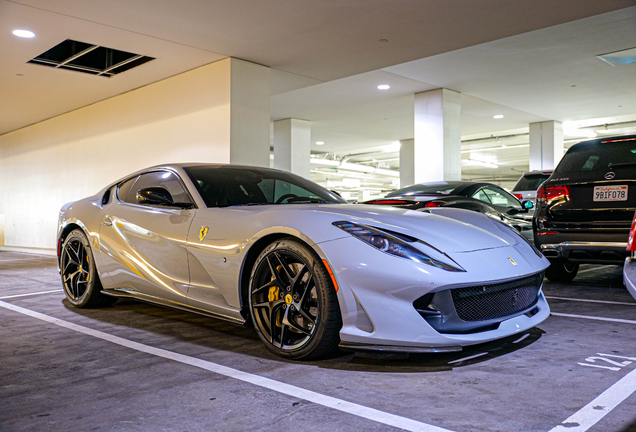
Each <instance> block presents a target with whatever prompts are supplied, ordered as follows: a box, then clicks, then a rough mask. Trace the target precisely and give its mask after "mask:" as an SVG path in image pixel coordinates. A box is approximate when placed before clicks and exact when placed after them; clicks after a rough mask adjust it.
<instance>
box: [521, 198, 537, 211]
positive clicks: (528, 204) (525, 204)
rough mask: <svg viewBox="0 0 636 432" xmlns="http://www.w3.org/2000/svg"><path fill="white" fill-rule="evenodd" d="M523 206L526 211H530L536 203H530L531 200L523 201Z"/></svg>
mask: <svg viewBox="0 0 636 432" xmlns="http://www.w3.org/2000/svg"><path fill="white" fill-rule="evenodd" d="M521 205H522V206H523V208H524V209H526V210H530V209H532V208H534V203H533V202H532V201H530V200H524V201H521Z"/></svg>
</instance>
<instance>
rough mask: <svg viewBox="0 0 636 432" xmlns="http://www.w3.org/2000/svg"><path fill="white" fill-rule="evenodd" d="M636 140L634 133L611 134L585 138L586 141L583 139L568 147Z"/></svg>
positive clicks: (575, 147) (574, 147)
mask: <svg viewBox="0 0 636 432" xmlns="http://www.w3.org/2000/svg"><path fill="white" fill-rule="evenodd" d="M632 140H635V141H636V134H632V135H617V136H611V137H603V138H595V139H591V140H585V141H581V142H579V143H576V144H574V145H573V146H572V147H570V148H569V149H568V151H569V150H571V149H577V148H580V147H586V146H589V145H599V144H606V143H612V142H621V141H632Z"/></svg>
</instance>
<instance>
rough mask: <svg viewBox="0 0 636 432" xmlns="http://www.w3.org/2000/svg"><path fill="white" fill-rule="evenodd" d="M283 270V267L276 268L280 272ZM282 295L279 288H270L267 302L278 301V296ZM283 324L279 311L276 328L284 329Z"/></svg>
mask: <svg viewBox="0 0 636 432" xmlns="http://www.w3.org/2000/svg"><path fill="white" fill-rule="evenodd" d="M281 269H282V267H281V266H278V267H276V270H277V271H280V270H281ZM273 280H274V275H272V281H273ZM279 294H280V288H279V287H277V286H273V287H270V288H269V292H268V293H267V300H269V301H271V302H273V301H276V299H278V296H279ZM282 325H283V324H282V323H281V322H280V311H278V312H277V313H276V327H282Z"/></svg>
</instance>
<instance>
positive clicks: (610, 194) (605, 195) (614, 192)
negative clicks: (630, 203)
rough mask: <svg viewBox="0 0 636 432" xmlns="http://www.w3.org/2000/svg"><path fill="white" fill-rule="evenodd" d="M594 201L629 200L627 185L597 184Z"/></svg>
mask: <svg viewBox="0 0 636 432" xmlns="http://www.w3.org/2000/svg"><path fill="white" fill-rule="evenodd" d="M594 201H627V186H595V187H594Z"/></svg>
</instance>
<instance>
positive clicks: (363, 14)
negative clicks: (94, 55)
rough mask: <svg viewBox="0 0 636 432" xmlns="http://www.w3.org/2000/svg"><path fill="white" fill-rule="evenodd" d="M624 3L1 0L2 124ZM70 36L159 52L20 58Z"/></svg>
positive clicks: (288, 74) (290, 82)
mask: <svg viewBox="0 0 636 432" xmlns="http://www.w3.org/2000/svg"><path fill="white" fill-rule="evenodd" d="M633 4H634V0H604V1H602V2H599V1H597V0H560V1H558V2H550V1H545V0H525V1H523V2H511V1H509V0H479V1H476V0H463V1H460V0H456V1H453V2H448V1H446V0H418V1H415V0H411V1H395V2H387V1H384V0H348V1H346V2H339V1H319V2H317V1H313V0H294V1H291V0H285V1H283V0H278V1H267V2H263V1H258V0H251V1H241V2H227V1H220V0H216V1H214V0H181V1H163V2H161V3H157V2H154V1H152V0H136V1H134V2H131V1H127V0H111V1H108V2H86V1H82V0H59V1H56V2H51V1H47V0H22V1H7V0H1V1H0V44H1V46H2V48H3V49H2V51H1V52H0V71H1V72H0V95H1V98H2V104H0V133H5V132H8V131H11V130H14V129H17V128H20V127H23V126H26V125H28V124H31V123H35V122H38V121H41V120H44V119H46V118H49V117H52V116H55V115H59V114H62V113H64V112H67V111H70V110H73V109H77V108H80V107H82V106H85V105H88V104H91V103H94V102H97V101H99V100H103V99H105V98H108V97H111V96H114V95H117V94H120V93H123V92H126V91H129V90H132V89H134V88H137V87H140V86H143V85H146V84H149V83H152V82H155V81H158V80H160V79H163V78H166V77H169V76H172V75H175V74H177V73H180V72H184V71H186V70H189V69H192V68H194V67H197V66H200V65H203V64H206V63H209V62H212V61H215V60H218V59H221V58H223V57H226V56H233V57H238V58H243V59H245V60H249V61H253V62H256V63H260V64H264V65H267V66H270V67H272V68H274V69H275V70H274V71H273V78H272V79H273V83H272V94H274V95H276V94H279V93H283V92H286V91H289V90H293V89H297V88H301V87H306V86H309V85H313V84H317V83H319V82H326V81H332V80H335V79H341V78H344V77H348V76H352V75H356V74H361V73H365V72H369V71H377V70H378V69H381V68H386V67H391V66H393V65H399V64H402V63H405V62H411V61H414V60H417V59H423V58H426V57H430V56H435V55H439V54H441V53H449V52H451V51H456V50H460V49H462V48H466V47H471V46H474V45H477V44H482V43H486V42H489V41H497V40H500V39H502V38H507V37H510V36H514V35H520V34H523V33H526V32H532V31H535V30H538V29H544V28H547V27H550V26H554V25H558V24H562V23H567V22H570V21H572V20H577V19H581V18H585V17H590V16H594V15H597V14H600V13H604V12H609V11H614V10H618V9H621V8H625V7H627V6H630V5H633ZM16 28H25V29H30V30H32V31H34V32H35V33H36V35H37V37H36V38H34V39H30V40H23V39H18V38H15V37H14V36H13V35H11V31H12V30H14V29H16ZM67 38H71V39H75V40H80V41H85V42H90V43H94V44H99V45H103V46H106V47H110V48H115V49H120V50H125V51H130V52H135V53H140V54H144V55H149V56H153V57H156V58H157V60H155V61H153V62H150V63H147V64H146V65H144V66H142V67H140V68H138V69H133V70H131V71H129V72H127V73H126V74H123V75H122V76H118V77H115V78H113V79H106V78H103V79H102V78H97V77H93V76H90V75H87V76H84V75H82V74H78V73H73V72H69V71H61V70H54V69H50V68H43V67H40V66H36V65H31V64H26V62H27V61H28V60H29V59H31V58H33V57H34V56H36V55H38V54H40V53H42V52H44V51H45V50H47V49H48V48H51V47H52V46H54V45H56V44H58V43H59V42H61V41H62V40H64V39H67ZM382 39H386V40H388V42H381V40H382ZM418 71H419V72H418ZM391 73H392V74H393V75H396V74H399V75H404V76H409V75H410V74H416V75H417V77H416V81H420V82H424V83H430V85H433V86H437V85H439V84H438V82H437V81H438V80H429V81H426V80H422V78H421V76H420V75H419V74H420V73H421V69H420V68H419V67H418V66H416V65H413V67H411V68H410V69H409V70H406V69H403V70H401V71H391ZM433 78H434V77H433ZM427 79H428V78H427ZM467 94H471V95H472V93H471V92H470V91H468V92H467ZM477 97H479V96H477ZM482 98H483V99H485V100H489V99H488V98H485V97H482ZM491 101H492V99H491ZM495 102H496V101H495ZM498 103H502V102H498ZM502 104H503V105H507V106H510V105H508V104H506V103H502ZM517 109H518V108H517ZM535 115H540V114H538V113H535ZM348 133H349V132H347V131H346V130H345V131H344V132H342V134H345V135H346V134H348Z"/></svg>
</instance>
